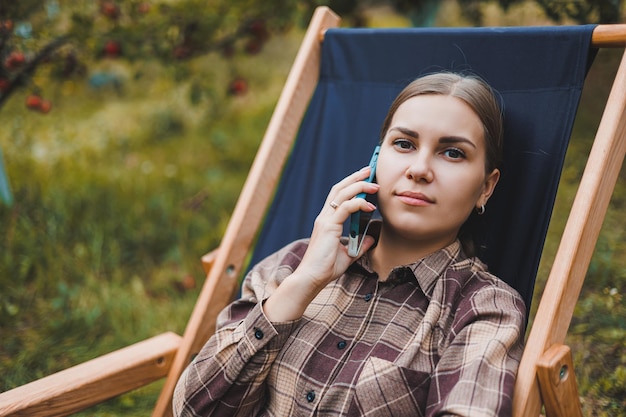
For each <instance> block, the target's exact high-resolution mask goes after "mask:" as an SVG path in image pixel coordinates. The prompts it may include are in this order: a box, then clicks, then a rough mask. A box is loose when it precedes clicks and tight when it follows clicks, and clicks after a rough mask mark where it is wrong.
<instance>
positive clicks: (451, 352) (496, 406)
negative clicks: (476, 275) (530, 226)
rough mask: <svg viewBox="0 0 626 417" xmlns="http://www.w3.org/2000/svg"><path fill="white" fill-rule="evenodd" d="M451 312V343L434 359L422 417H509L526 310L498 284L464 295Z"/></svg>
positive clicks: (521, 346) (516, 297)
mask: <svg viewBox="0 0 626 417" xmlns="http://www.w3.org/2000/svg"><path fill="white" fill-rule="evenodd" d="M457 311H465V312H466V313H464V314H463V315H462V316H461V317H458V318H456V319H455V320H454V324H453V329H452V330H453V331H452V332H451V333H450V334H451V337H452V339H451V340H450V344H449V346H448V347H447V348H446V349H445V351H444V352H443V354H442V357H441V358H440V360H439V362H438V364H437V367H436V369H435V372H434V374H433V380H432V382H431V386H430V392H429V395H428V405H427V410H426V411H427V412H426V415H427V416H429V417H434V416H438V417H439V416H471V417H496V416H510V415H511V412H512V397H513V388H514V384H515V376H516V374H517V368H518V366H519V361H520V359H521V356H522V351H523V337H524V331H523V330H524V327H525V322H526V321H525V320H526V308H525V306H524V302H523V301H522V299H521V297H520V296H519V295H518V294H517V292H515V290H513V289H511V288H510V287H508V286H506V284H504V283H501V284H500V285H492V286H487V287H485V288H482V289H480V290H479V291H477V292H476V293H474V294H473V295H472V296H471V297H467V298H466V299H465V300H464V301H463V302H462V303H461V304H460V305H459V309H458V310H457Z"/></svg>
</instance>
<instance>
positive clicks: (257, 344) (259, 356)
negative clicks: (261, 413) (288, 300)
mask: <svg viewBox="0 0 626 417" xmlns="http://www.w3.org/2000/svg"><path fill="white" fill-rule="evenodd" d="M293 255H294V253H293V252H292V251H291V250H290V249H289V248H286V249H283V250H282V251H279V252H277V253H276V254H274V255H272V256H270V257H269V258H267V259H265V260H264V261H262V262H261V263H259V264H258V265H257V266H256V267H255V268H254V269H253V270H252V271H251V272H250V273H249V274H248V276H247V277H246V279H245V281H244V285H243V288H242V297H241V298H240V299H239V300H237V301H235V302H233V303H232V304H230V305H229V306H228V307H226V308H225V309H224V310H223V311H222V312H221V313H220V315H219V317H218V320H217V330H216V333H215V334H214V335H213V336H212V337H211V338H210V339H209V341H208V342H207V343H206V344H205V345H204V347H203V348H202V350H201V351H200V352H199V354H198V355H197V356H196V358H195V359H194V360H193V361H192V362H191V364H190V365H189V366H188V367H187V368H186V369H185V371H184V372H183V374H182V375H181V377H180V379H179V381H178V383H177V385H176V389H175V392H174V399H173V409H174V415H176V416H198V415H202V416H224V417H226V416H250V415H254V414H255V411H257V410H258V409H259V408H260V407H261V406H262V405H263V402H264V399H265V398H264V393H265V391H266V389H265V380H266V377H267V375H268V373H269V371H270V367H271V365H272V363H273V362H274V360H275V358H276V356H277V355H278V352H279V351H280V349H281V348H282V346H283V344H284V343H285V341H286V340H287V339H288V337H289V335H290V333H291V331H292V329H293V327H294V326H295V325H296V323H297V322H286V323H271V322H270V321H269V320H268V319H267V317H266V316H265V314H264V313H263V307H262V306H263V302H264V300H265V299H266V298H267V297H269V295H270V294H271V293H272V292H273V290H274V289H275V288H276V287H277V286H278V285H279V284H280V282H282V280H283V279H284V278H285V277H286V276H288V275H289V274H291V272H292V271H293V267H292V266H290V265H289V263H288V262H286V261H285V260H286V259H287V260H289V259H293Z"/></svg>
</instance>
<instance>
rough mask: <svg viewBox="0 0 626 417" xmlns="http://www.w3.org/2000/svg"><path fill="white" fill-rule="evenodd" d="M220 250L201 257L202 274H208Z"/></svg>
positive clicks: (214, 250)
mask: <svg viewBox="0 0 626 417" xmlns="http://www.w3.org/2000/svg"><path fill="white" fill-rule="evenodd" d="M219 250H220V248H217V249H213V250H212V251H211V252H209V253H207V254H206V255H204V256H203V257H202V267H203V268H204V272H205V273H206V274H208V273H209V272H211V268H212V267H213V264H214V263H215V260H216V259H217V254H218V253H219Z"/></svg>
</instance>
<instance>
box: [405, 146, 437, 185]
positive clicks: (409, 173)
mask: <svg viewBox="0 0 626 417" xmlns="http://www.w3.org/2000/svg"><path fill="white" fill-rule="evenodd" d="M406 177H407V178H408V179H410V180H413V181H417V182H421V181H424V182H427V183H429V182H432V180H433V178H434V173H433V170H432V161H431V159H430V157H429V155H428V153H427V152H424V151H422V152H416V153H414V154H413V158H411V162H410V164H409V166H407V169H406Z"/></svg>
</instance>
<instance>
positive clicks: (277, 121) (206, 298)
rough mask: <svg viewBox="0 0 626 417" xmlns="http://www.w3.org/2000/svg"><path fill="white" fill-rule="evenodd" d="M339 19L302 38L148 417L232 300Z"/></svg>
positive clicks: (319, 17) (315, 24) (315, 21)
mask: <svg viewBox="0 0 626 417" xmlns="http://www.w3.org/2000/svg"><path fill="white" fill-rule="evenodd" d="M339 22H340V19H339V17H338V16H337V15H336V14H334V13H333V12H332V11H331V10H330V9H329V8H327V7H318V8H317V9H316V11H315V14H314V15H313V18H312V20H311V23H310V25H309V28H308V30H307V32H306V34H305V36H304V40H303V42H302V46H301V47H300V50H299V52H298V55H297V56H296V59H295V61H294V64H293V66H292V68H291V71H290V73H289V76H288V77H287V81H286V83H285V87H284V89H283V91H282V94H281V96H280V98H279V100H278V103H277V105H276V109H275V110H274V114H273V115H272V119H271V120H270V123H269V126H268V128H267V131H266V132H265V136H264V137H263V141H262V143H261V146H260V148H259V150H258V152H257V156H256V158H255V160H254V163H253V164H252V167H251V169H250V173H249V174H248V178H247V180H246V183H245V184H244V187H243V190H242V192H241V194H240V196H239V200H238V201H237V205H236V207H235V210H234V212H233V215H232V218H231V220H230V222H229V224H228V227H227V229H226V232H225V234H224V237H223V239H222V243H221V244H220V249H219V253H218V254H217V257H216V258H215V261H214V262H213V265H212V267H211V268H210V272H209V274H208V277H207V279H206V281H205V283H204V286H203V288H202V290H201V293H200V296H199V298H198V301H197V302H196V306H195V307H194V310H193V313H192V315H191V318H190V320H189V322H188V324H187V329H186V330H185V334H184V336H183V344H182V346H181V349H180V350H179V352H178V354H177V355H176V358H175V360H174V364H173V365H172V369H171V371H170V373H169V375H168V377H167V380H166V381H165V385H164V387H163V390H162V392H161V396H160V397H159V400H158V402H157V404H156V407H155V409H154V412H153V414H152V415H153V416H155V417H156V416H171V413H172V411H171V398H172V395H173V392H174V388H175V387H176V382H177V381H178V378H179V377H180V374H181V373H182V371H183V370H184V368H185V367H186V366H187V365H188V364H189V361H190V359H191V358H192V357H193V355H194V354H196V353H197V352H198V351H199V350H200V348H201V347H202V345H204V343H205V342H206V341H207V340H208V338H209V337H210V335H211V334H213V332H214V331H215V318H216V317H217V314H218V313H219V311H220V310H222V309H223V308H224V307H225V306H226V305H227V304H228V303H229V302H230V301H231V299H232V297H233V295H234V294H235V292H236V289H237V284H238V283H237V278H238V277H239V274H240V272H241V268H242V265H243V263H244V260H245V259H246V257H247V255H248V252H249V250H250V247H251V245H252V242H253V240H254V238H255V236H256V232H257V230H258V229H259V226H260V224H261V221H262V219H263V216H264V214H265V211H266V208H267V207H268V206H269V203H270V200H271V198H272V197H273V194H274V189H275V187H276V184H277V183H278V179H279V178H280V174H281V172H282V169H283V166H284V163H285V161H286V159H287V155H288V154H289V151H290V150H291V147H292V144H293V142H294V139H295V137H296V134H297V132H298V129H299V127H300V122H301V120H302V117H303V115H304V113H305V111H306V108H307V106H308V104H309V101H310V99H311V96H312V95H313V91H314V90H315V87H316V85H317V80H318V78H319V61H320V60H319V55H320V49H321V47H320V42H319V33H320V32H321V31H322V30H324V29H325V28H329V27H335V26H338V25H339Z"/></svg>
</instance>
